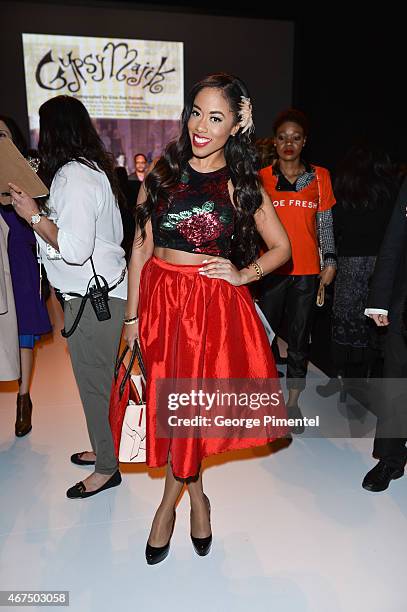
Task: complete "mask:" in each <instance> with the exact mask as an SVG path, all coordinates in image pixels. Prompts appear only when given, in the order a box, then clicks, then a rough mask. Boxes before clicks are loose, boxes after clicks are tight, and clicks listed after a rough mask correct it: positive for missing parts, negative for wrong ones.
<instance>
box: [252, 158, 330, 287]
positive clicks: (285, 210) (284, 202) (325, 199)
mask: <svg viewBox="0 0 407 612" xmlns="http://www.w3.org/2000/svg"><path fill="white" fill-rule="evenodd" d="M312 168H313V169H314V171H315V179H314V180H312V181H311V183H309V185H307V186H306V187H304V188H303V189H301V190H300V191H278V190H277V182H278V176H276V175H275V174H274V173H273V167H272V166H267V168H263V169H262V170H260V178H261V180H262V183H263V186H264V189H265V190H266V192H267V193H268V195H269V197H270V199H271V201H272V202H273V205H274V209H275V211H276V213H277V214H278V217H279V219H280V221H281V223H282V224H283V225H284V228H285V231H286V232H287V234H288V237H289V239H290V242H291V259H290V260H289V261H287V263H285V264H284V265H282V266H281V267H280V268H278V269H277V270H274V272H273V274H287V275H288V274H293V275H294V274H295V275H302V274H319V273H320V271H321V266H320V261H319V252H318V238H317V229H316V214H317V212H322V211H324V210H329V209H330V208H332V206H333V205H334V204H335V197H334V194H333V191H332V184H331V178H330V176H329V172H328V170H326V168H321V167H320V166H312Z"/></svg>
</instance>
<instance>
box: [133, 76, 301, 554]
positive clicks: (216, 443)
mask: <svg viewBox="0 0 407 612" xmlns="http://www.w3.org/2000/svg"><path fill="white" fill-rule="evenodd" d="M181 121H182V125H181V135H180V137H179V139H178V140H177V141H176V142H173V143H171V144H170V145H169V146H168V147H167V150H166V152H165V154H164V155H163V156H162V157H161V158H160V159H159V160H158V162H157V163H156V165H155V166H154V168H153V169H152V171H151V172H150V173H149V174H148V176H147V178H146V180H145V183H144V184H143V186H142V187H141V189H140V193H139V197H138V205H137V228H138V229H137V232H136V237H135V241H134V245H133V252H132V257H131V261H130V265H129V294H128V302H127V311H126V319H125V324H126V325H125V337H126V341H127V343H128V344H129V346H130V347H131V348H132V346H133V343H134V340H135V339H136V338H140V344H141V350H142V353H143V356H144V359H145V366H146V370H147V464H148V465H149V466H151V467H157V466H163V465H166V464H167V466H168V467H167V476H166V482H165V488H164V495H163V499H162V501H161V504H160V506H159V507H158V510H157V512H156V514H155V517H154V520H153V524H152V527H151V532H150V536H149V539H148V543H147V548H146V559H147V562H148V563H149V564H154V563H158V562H160V561H162V560H163V559H164V558H165V557H166V556H167V554H168V551H169V544H170V538H171V534H172V530H173V527H174V521H175V506H176V502H177V499H178V497H179V495H180V493H181V490H182V488H183V486H184V484H185V483H186V484H187V486H188V492H189V495H190V501H191V538H192V542H193V545H194V548H195V550H196V552H197V553H198V554H199V555H201V556H203V555H205V554H207V553H208V552H209V549H210V546H211V541H212V535H211V527H210V516H209V514H210V508H209V500H208V498H207V497H206V495H205V494H204V492H203V487H202V477H201V471H200V465H201V460H202V459H203V458H204V457H206V456H208V455H212V454H216V453H220V452H224V451H228V450H232V449H241V448H246V447H249V446H255V445H264V444H266V443H267V442H268V441H270V439H271V438H270V437H263V438H260V437H258V438H251V439H248V438H242V437H241V436H239V435H238V433H239V432H238V431H236V436H230V437H229V438H227V439H226V438H221V437H216V438H215V437H208V438H205V437H200V438H197V437H192V436H190V437H182V438H181V437H176V436H167V437H165V436H163V435H162V434H161V433H160V431H159V427H158V425H159V415H158V414H157V413H158V411H157V404H156V384H155V383H156V382H157V381H159V380H161V379H177V380H178V379H255V378H256V379H271V378H274V379H277V372H276V368H275V364H274V360H273V357H272V353H271V350H270V346H269V343H268V340H267V336H266V333H265V331H264V328H263V327H262V323H261V321H260V319H259V317H258V315H257V313H256V310H255V307H254V303H253V300H252V298H251V295H250V293H249V290H248V288H247V286H246V285H247V284H248V283H251V282H253V281H256V280H258V279H259V278H261V276H263V274H267V273H269V272H271V271H272V270H274V269H275V268H278V267H279V266H280V265H282V264H283V263H284V262H286V261H287V260H288V259H289V257H290V253H291V250H290V243H289V240H288V238H287V234H286V232H285V230H284V229H283V227H282V225H281V223H280V222H279V220H278V217H277V215H276V214H275V212H274V208H273V205H272V204H271V202H270V200H269V198H268V196H267V194H266V193H265V192H264V190H263V189H262V188H261V185H260V181H259V178H258V175H257V172H256V170H255V167H256V161H257V160H256V152H255V149H254V146H253V144H252V141H251V134H252V132H253V121H252V110H251V102H250V98H249V93H248V91H247V88H246V86H245V85H244V83H242V81H241V80H240V79H238V78H236V77H233V76H230V75H227V74H215V75H211V76H209V77H207V78H205V79H204V80H202V81H200V82H199V83H197V84H196V85H195V86H194V87H193V88H192V90H191V92H190V93H189V96H188V98H187V101H186V104H185V107H184V110H183V113H182V119H181ZM259 235H260V236H261V237H262V239H263V240H264V242H265V243H266V245H267V246H268V248H269V250H268V251H267V252H266V253H264V254H263V255H262V256H261V257H260V258H259V259H257V260H256V256H257V253H258V236H259ZM138 316H139V319H138ZM157 416H158V418H157Z"/></svg>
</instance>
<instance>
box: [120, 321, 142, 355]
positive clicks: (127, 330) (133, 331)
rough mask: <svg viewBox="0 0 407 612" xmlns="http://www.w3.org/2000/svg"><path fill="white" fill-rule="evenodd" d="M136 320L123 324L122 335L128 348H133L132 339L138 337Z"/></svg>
mask: <svg viewBox="0 0 407 612" xmlns="http://www.w3.org/2000/svg"><path fill="white" fill-rule="evenodd" d="M138 323H139V322H138V321H136V322H135V323H134V324H133V325H125V326H124V332H123V337H124V340H125V342H126V344H127V346H128V347H129V349H130V350H133V345H134V341H135V340H138V339H139V335H138Z"/></svg>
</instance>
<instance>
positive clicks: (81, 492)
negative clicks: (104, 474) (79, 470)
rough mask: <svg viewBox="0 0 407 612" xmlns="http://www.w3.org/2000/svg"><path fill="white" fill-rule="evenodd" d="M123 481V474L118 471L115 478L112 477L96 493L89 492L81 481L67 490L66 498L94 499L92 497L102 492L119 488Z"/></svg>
mask: <svg viewBox="0 0 407 612" xmlns="http://www.w3.org/2000/svg"><path fill="white" fill-rule="evenodd" d="M121 481H122V477H121V474H120V472H119V470H116V472H115V473H114V474H113V476H111V478H109V480H108V481H107V482H105V484H104V485H103V486H102V487H100V488H99V489H96V491H87V490H86V487H85V485H84V484H83V482H82V481H80V482H77V483H76V485H74V486H73V487H71V488H70V489H68V490H67V492H66V496H67V497H69V499H83V498H85V497H92V495H96V494H97V493H100V492H101V491H106V489H110V488H111V487H117V486H118V485H119V484H120V483H121Z"/></svg>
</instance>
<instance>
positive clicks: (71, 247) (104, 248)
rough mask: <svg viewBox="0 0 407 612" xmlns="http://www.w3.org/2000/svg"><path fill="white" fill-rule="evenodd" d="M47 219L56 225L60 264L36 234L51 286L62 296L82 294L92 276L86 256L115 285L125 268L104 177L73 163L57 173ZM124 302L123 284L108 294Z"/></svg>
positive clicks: (118, 218)
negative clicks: (73, 293)
mask: <svg viewBox="0 0 407 612" xmlns="http://www.w3.org/2000/svg"><path fill="white" fill-rule="evenodd" d="M48 207H49V209H50V215H49V219H51V220H52V221H54V223H55V224H56V225H57V227H58V229H59V232H58V250H59V254H60V256H61V258H60V259H54V258H50V257H52V249H49V247H48V250H47V243H46V242H45V241H44V240H43V239H42V238H41V237H40V236H38V234H36V238H37V241H38V243H39V246H40V250H41V259H42V262H43V264H44V266H45V269H46V272H47V276H48V279H49V282H50V283H51V285H52V286H53V287H55V288H57V289H59V290H60V291H62V292H63V293H64V292H68V291H73V292H75V293H80V294H81V295H84V294H85V293H86V289H87V286H88V283H89V280H90V278H91V277H92V276H93V271H92V266H91V263H90V257H91V256H92V258H93V263H94V266H95V269H96V272H97V274H98V275H101V276H103V277H104V278H105V279H106V280H107V282H108V284H109V286H111V285H113V284H114V283H115V282H116V281H117V280H118V279H119V278H120V276H121V274H122V272H123V270H124V269H125V268H126V261H125V254H124V250H123V249H122V247H121V246H120V244H121V242H122V240H123V226H122V220H121V215H120V210H119V206H118V204H117V202H116V199H115V197H114V195H113V192H112V189H111V187H110V183H109V181H108V179H107V176H106V174H105V173H104V172H102V171H100V172H98V171H96V170H92V169H91V168H89V167H87V166H85V165H84V164H81V163H80V162H77V161H72V162H69V163H67V164H65V165H64V166H63V167H62V168H60V169H59V170H58V172H57V173H56V174H55V177H54V179H53V181H52V184H51V189H50V196H49V200H48ZM109 295H110V296H111V297H118V298H122V299H126V298H127V274H126V277H125V279H124V280H123V281H122V282H121V283H120V284H119V285H118V286H117V287H116V289H114V290H113V291H111V293H110V294H109Z"/></svg>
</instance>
